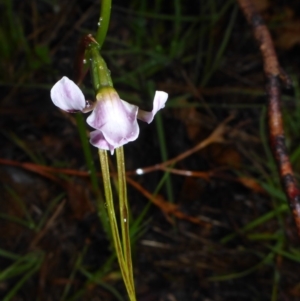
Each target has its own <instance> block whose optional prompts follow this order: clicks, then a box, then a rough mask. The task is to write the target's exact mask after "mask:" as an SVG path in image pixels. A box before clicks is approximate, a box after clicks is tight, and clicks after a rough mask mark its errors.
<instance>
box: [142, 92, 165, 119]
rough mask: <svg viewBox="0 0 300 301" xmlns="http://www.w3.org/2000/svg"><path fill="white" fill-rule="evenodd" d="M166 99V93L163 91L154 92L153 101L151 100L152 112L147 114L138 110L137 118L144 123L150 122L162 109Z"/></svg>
mask: <svg viewBox="0 0 300 301" xmlns="http://www.w3.org/2000/svg"><path fill="white" fill-rule="evenodd" d="M167 99H168V93H166V92H163V91H156V92H155V96H154V100H153V110H152V111H151V112H147V111H144V110H141V109H139V111H138V115H137V118H138V119H140V120H142V121H145V122H147V123H150V122H152V120H153V118H154V116H155V114H156V113H157V112H158V111H159V110H160V109H162V108H164V107H165V103H166V101H167Z"/></svg>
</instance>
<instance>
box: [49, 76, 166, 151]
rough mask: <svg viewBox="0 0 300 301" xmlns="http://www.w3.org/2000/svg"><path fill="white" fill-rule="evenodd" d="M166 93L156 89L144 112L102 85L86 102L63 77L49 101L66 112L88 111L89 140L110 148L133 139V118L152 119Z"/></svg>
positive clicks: (102, 147) (69, 81) (77, 90)
mask: <svg viewBox="0 0 300 301" xmlns="http://www.w3.org/2000/svg"><path fill="white" fill-rule="evenodd" d="M167 98H168V94H167V93H166V92H163V91H156V92H155V96H154V100H153V110H152V111H151V112H146V111H143V110H141V109H139V108H138V107H137V106H135V105H132V104H130V103H128V102H126V101H124V100H122V99H120V97H119V95H118V93H117V92H116V90H115V89H114V88H113V87H103V88H101V89H100V90H99V92H98V94H97V95H96V100H97V101H96V102H95V103H94V104H92V105H91V104H90V103H89V102H88V101H86V100H85V97H84V95H83V93H82V91H81V90H80V88H79V87H78V86H77V85H76V84H75V83H74V82H73V81H71V80H70V79H69V78H67V77H65V76H64V77H63V78H62V79H61V80H59V81H58V82H57V83H56V84H55V85H54V86H53V87H52V89H51V99H52V101H53V103H54V104H55V105H56V106H57V107H59V108H60V109H62V110H64V111H66V112H76V111H82V112H84V113H85V112H88V111H91V110H92V113H91V115H90V116H89V117H88V118H87V123H88V124H89V125H90V126H91V127H92V128H94V129H95V130H94V131H92V132H91V133H90V143H91V144H92V145H94V146H96V147H98V148H100V149H104V150H110V152H111V153H112V154H113V152H114V149H115V148H117V147H120V146H122V145H124V144H126V143H128V142H130V141H134V140H136V139H137V137H138V135H139V126H138V123H137V118H138V119H140V120H142V121H145V122H147V123H150V122H152V120H153V118H154V116H155V114H156V113H157V112H158V111H159V110H160V109H162V108H164V106H165V103H166V101H167Z"/></svg>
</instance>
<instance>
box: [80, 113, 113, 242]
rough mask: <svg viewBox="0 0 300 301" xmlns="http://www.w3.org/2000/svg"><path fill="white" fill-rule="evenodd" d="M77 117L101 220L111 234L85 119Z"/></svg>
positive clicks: (106, 230) (107, 232)
mask: <svg viewBox="0 0 300 301" xmlns="http://www.w3.org/2000/svg"><path fill="white" fill-rule="evenodd" d="M75 117H76V123H77V129H78V132H79V136H80V140H81V145H82V149H83V153H84V157H85V162H86V164H87V167H88V170H89V173H90V179H91V182H92V188H93V192H94V193H95V195H96V200H97V209H98V210H97V212H98V216H99V218H100V220H101V223H102V226H103V228H104V231H105V233H106V234H107V235H108V236H109V234H110V231H109V225H108V221H107V214H106V210H105V206H104V200H103V195H102V193H101V191H100V189H99V186H98V177H97V173H96V168H95V165H94V159H93V155H92V152H91V147H90V143H89V141H88V139H87V133H86V125H85V121H84V118H83V116H82V114H76V115H75ZM110 238H111V237H110Z"/></svg>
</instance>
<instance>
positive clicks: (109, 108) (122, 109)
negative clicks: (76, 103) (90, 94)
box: [87, 91, 139, 148]
mask: <svg viewBox="0 0 300 301" xmlns="http://www.w3.org/2000/svg"><path fill="white" fill-rule="evenodd" d="M137 111H138V107H137V106H134V105H131V104H129V103H127V102H125V101H123V100H121V99H120V98H119V95H118V94H117V93H116V92H115V91H107V92H103V93H99V94H98V96H97V103H96V105H95V109H94V111H93V112H92V114H91V115H90V116H89V117H88V118H87V123H88V124H89V125H90V126H91V127H93V128H95V129H97V130H99V131H101V132H102V134H103V137H104V139H105V141H106V142H107V143H108V144H109V145H111V146H113V148H116V147H120V146H122V145H124V144H126V143H128V142H130V141H134V140H136V138H137V137H138V135H139V126H138V123H137V120H136V116H137Z"/></svg>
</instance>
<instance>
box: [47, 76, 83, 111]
mask: <svg viewBox="0 0 300 301" xmlns="http://www.w3.org/2000/svg"><path fill="white" fill-rule="evenodd" d="M50 95H51V99H52V101H53V103H54V104H55V105H56V106H57V107H59V108H60V109H62V110H64V111H67V112H72V111H73V112H74V111H81V110H83V109H84V108H85V106H86V102H85V98H84V95H83V93H82V92H81V90H80V88H79V87H78V86H77V85H76V84H75V83H74V82H73V81H71V80H70V79H68V78H67V77H66V76H64V77H63V78H62V79H61V80H59V81H58V82H57V83H56V84H55V85H54V86H53V87H52V89H51V92H50Z"/></svg>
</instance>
